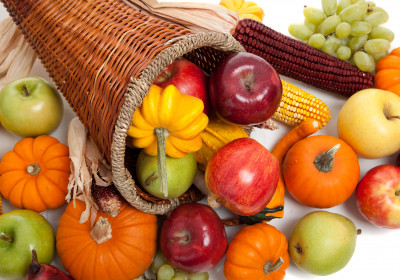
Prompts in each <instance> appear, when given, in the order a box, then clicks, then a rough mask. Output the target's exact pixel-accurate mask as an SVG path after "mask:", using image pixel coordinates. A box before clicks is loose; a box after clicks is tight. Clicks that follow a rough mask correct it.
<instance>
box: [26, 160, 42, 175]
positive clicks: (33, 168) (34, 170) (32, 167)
mask: <svg viewBox="0 0 400 280" xmlns="http://www.w3.org/2000/svg"><path fill="white" fill-rule="evenodd" d="M26 172H28V174H29V175H32V176H35V175H38V174H39V172H40V166H39V164H37V163H31V164H29V165H28V167H27V168H26Z"/></svg>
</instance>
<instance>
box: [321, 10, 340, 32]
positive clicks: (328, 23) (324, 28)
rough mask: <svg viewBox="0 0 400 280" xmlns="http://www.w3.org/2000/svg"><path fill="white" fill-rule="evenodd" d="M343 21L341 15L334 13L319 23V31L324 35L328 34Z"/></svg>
mask: <svg viewBox="0 0 400 280" xmlns="http://www.w3.org/2000/svg"><path fill="white" fill-rule="evenodd" d="M340 22H341V20H340V16H338V15H332V16H329V17H327V18H326V19H324V21H323V22H321V23H320V25H318V28H317V31H318V33H321V34H322V35H324V36H328V35H329V34H331V33H333V32H334V31H335V29H336V26H337V25H338V24H339V23H340Z"/></svg>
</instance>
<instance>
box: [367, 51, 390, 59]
mask: <svg viewBox="0 0 400 280" xmlns="http://www.w3.org/2000/svg"><path fill="white" fill-rule="evenodd" d="M388 54H389V52H387V51H386V52H379V53H373V54H370V56H371V57H372V58H373V59H374V61H375V62H378V61H379V60H380V59H381V58H384V57H385V56H387V55H388Z"/></svg>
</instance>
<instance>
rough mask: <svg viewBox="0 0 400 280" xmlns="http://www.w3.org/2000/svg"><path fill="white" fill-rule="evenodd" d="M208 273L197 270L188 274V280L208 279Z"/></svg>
mask: <svg viewBox="0 0 400 280" xmlns="http://www.w3.org/2000/svg"><path fill="white" fill-rule="evenodd" d="M208 279H209V275H208V272H207V271H206V272H199V273H193V274H190V280H208Z"/></svg>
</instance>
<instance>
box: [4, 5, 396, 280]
mask: <svg viewBox="0 0 400 280" xmlns="http://www.w3.org/2000/svg"><path fill="white" fill-rule="evenodd" d="M193 1H194V0H193ZM254 1H255V2H257V3H258V4H259V5H260V6H261V7H262V8H263V9H264V11H265V17H264V24H266V25H267V26H269V27H271V28H273V29H275V30H277V31H279V32H282V33H284V34H286V35H288V32H287V28H288V25H289V24H290V23H292V22H302V21H303V14H302V10H303V7H304V5H307V6H314V7H318V8H320V7H321V3H320V1H318V0H280V1H272V0H254ZM197 2H208V3H213V4H218V0H202V1H197ZM375 3H376V4H377V6H381V7H383V8H384V9H386V10H387V11H388V12H389V15H390V19H389V21H388V22H387V23H386V24H385V25H384V26H386V27H388V28H390V29H391V30H392V31H394V32H395V35H396V38H395V40H394V41H393V42H392V45H391V46H392V48H395V47H399V46H400V30H399V29H398V26H400V17H399V16H398V14H399V12H400V2H399V1H393V0H392V1H389V0H375ZM7 16H8V14H7V13H6V11H5V9H4V8H3V6H1V7H0V19H3V18H5V17H7ZM30 75H32V76H33V75H35V76H41V77H44V78H46V79H47V80H49V81H50V78H49V77H48V75H47V73H46V72H45V70H44V69H43V67H42V66H41V64H40V62H36V63H35V66H34V68H33V69H32V72H31V73H30ZM283 78H284V79H285V80H287V81H289V82H292V83H293V84H295V85H297V86H299V87H301V88H302V89H304V90H306V91H308V92H310V93H312V94H314V95H316V96H317V97H319V98H321V99H322V100H323V101H324V102H325V103H327V104H328V106H329V108H330V110H331V113H332V119H331V121H330V122H329V124H328V125H327V126H326V127H325V128H323V129H322V130H320V131H319V132H318V133H317V134H326V135H332V136H337V131H336V122H337V116H338V112H339V110H340V108H341V106H342V105H343V103H344V102H345V101H346V99H345V98H343V97H341V96H339V95H337V94H334V93H330V92H327V91H323V90H319V89H317V88H314V87H311V86H308V85H306V84H303V83H301V82H298V81H295V80H292V79H289V78H287V77H283ZM73 117H75V114H74V113H73V112H72V110H71V108H70V106H69V105H68V104H67V103H65V112H64V118H63V120H62V123H61V125H60V127H59V128H58V129H57V130H56V131H55V132H54V133H53V134H52V136H54V137H56V138H58V139H59V140H60V141H61V142H63V143H65V144H67V141H66V139H67V125H68V123H69V121H70V120H71V119H72V118H73ZM278 125H279V129H278V130H275V131H260V130H256V131H255V132H254V133H253V135H252V137H253V138H255V139H256V140H258V141H260V142H261V143H262V144H263V145H264V146H265V147H266V148H268V149H272V147H273V146H274V145H275V143H276V142H277V141H278V140H279V139H280V138H281V137H282V136H283V135H284V134H285V133H286V132H287V131H288V130H289V129H290V128H289V127H287V126H285V125H283V124H280V123H278ZM20 139H21V138H19V137H17V136H15V135H12V134H11V133H9V132H7V131H5V130H4V129H3V128H2V127H0V156H3V155H4V153H6V152H7V151H9V150H11V149H12V148H13V146H14V144H15V143H16V142H17V141H19V140H20ZM359 162H360V165H361V176H363V175H364V174H365V172H366V171H367V170H369V169H370V168H372V167H374V166H377V165H379V164H383V163H389V164H394V163H395V155H393V156H390V157H385V158H381V159H377V160H368V159H362V158H359ZM285 202H286V203H285V217H284V218H283V219H280V220H273V221H272V222H271V224H272V225H274V226H276V227H277V228H278V229H279V230H281V231H282V232H283V233H284V234H285V235H286V236H287V238H289V236H290V232H291V228H292V227H293V225H294V223H295V222H296V221H297V220H298V219H300V218H301V217H302V216H303V215H305V214H306V213H308V212H311V211H314V210H317V209H314V208H309V207H305V206H302V205H300V204H299V203H297V202H295V201H294V200H293V199H292V198H291V197H290V195H289V194H287V195H286V201H285ZM3 204H4V212H7V211H10V210H12V209H14V208H13V207H12V206H11V205H10V204H9V203H8V202H7V201H5V200H4V198H3ZM63 210H64V207H62V208H60V209H57V210H53V211H46V212H43V213H42V214H43V216H44V217H46V218H47V219H48V220H49V221H50V222H51V223H52V225H53V227H54V230H56V228H57V224H58V220H59V217H60V215H61V214H62V212H63ZM326 210H327V211H331V212H335V213H340V214H342V215H345V216H346V217H348V218H350V219H351V220H352V221H353V222H354V223H355V224H356V226H357V228H359V229H361V230H362V234H361V235H359V236H358V238H357V246H356V250H355V253H354V255H353V257H352V259H351V260H350V262H349V263H348V265H347V266H346V267H345V268H344V269H342V270H341V271H339V272H337V273H334V274H332V275H329V276H325V277H323V279H324V280H339V279H340V280H343V279H356V278H360V279H385V280H394V279H399V275H398V268H399V263H400V242H399V233H400V232H399V230H388V229H382V228H379V227H376V226H374V225H372V224H370V223H368V222H367V221H366V220H365V219H364V218H363V217H362V216H361V215H360V214H359V212H358V210H357V209H356V206H355V200H354V196H352V197H351V198H350V199H349V200H348V201H346V202H345V203H344V204H342V205H339V206H336V207H333V208H330V209H326ZM217 212H218V213H219V214H220V216H221V217H228V216H230V213H229V212H228V211H227V210H225V209H220V210H218V211H217ZM239 228H240V227H238V226H236V227H229V228H227V234H228V238H229V240H230V239H231V238H232V237H233V235H234V234H235V232H236V231H237V230H238V229H239ZM0 261H5V260H0ZM53 264H54V265H57V266H59V267H61V262H60V260H59V258H58V257H56V258H55V260H54V262H53ZM318 278H321V276H314V275H311V274H309V273H306V272H303V271H301V270H300V269H298V268H297V267H296V266H295V265H294V263H291V265H290V267H289V269H288V270H287V274H286V277H285V279H288V280H294V279H318ZM210 279H212V280H217V279H218V280H222V279H224V276H223V260H222V261H221V262H220V263H219V265H218V266H217V267H216V268H215V269H214V270H213V271H210ZM85 280H89V279H85Z"/></svg>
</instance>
